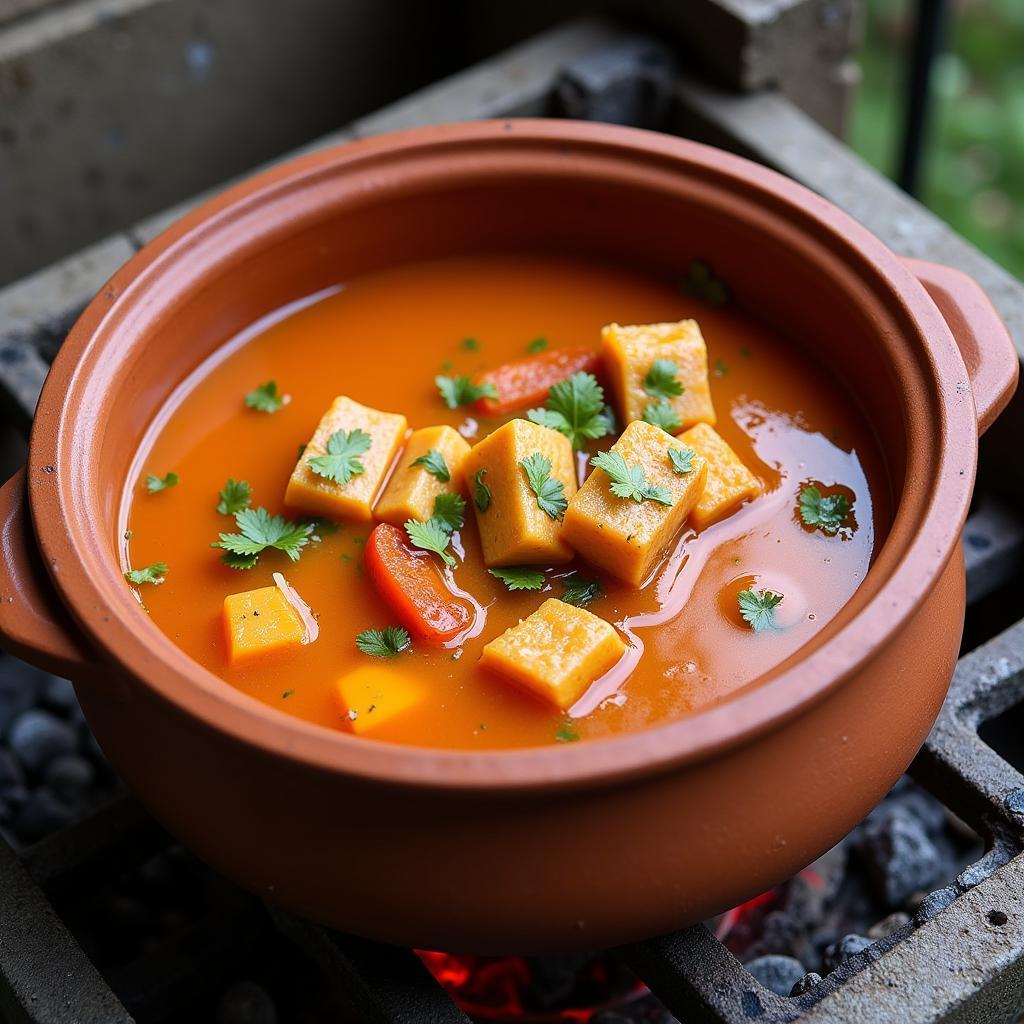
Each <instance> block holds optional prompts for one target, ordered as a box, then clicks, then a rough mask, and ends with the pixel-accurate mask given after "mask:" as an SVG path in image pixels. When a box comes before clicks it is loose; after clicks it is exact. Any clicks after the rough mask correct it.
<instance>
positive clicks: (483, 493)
mask: <svg viewBox="0 0 1024 1024" xmlns="http://www.w3.org/2000/svg"><path fill="white" fill-rule="evenodd" d="M486 473H487V470H486V469H478V470H477V471H476V476H474V477H473V502H474V504H475V505H476V507H477V508H478V509H479V510H480V511H481V512H486V511H487V510H488V509H489V508H490V507H491V489H490V487H488V486H487V484H485V483H484V475H485V474H486Z"/></svg>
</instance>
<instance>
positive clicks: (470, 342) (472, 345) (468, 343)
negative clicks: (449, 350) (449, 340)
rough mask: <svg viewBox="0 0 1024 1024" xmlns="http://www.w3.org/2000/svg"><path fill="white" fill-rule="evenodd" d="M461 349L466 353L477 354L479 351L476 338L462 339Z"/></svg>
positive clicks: (478, 343)
mask: <svg viewBox="0 0 1024 1024" xmlns="http://www.w3.org/2000/svg"><path fill="white" fill-rule="evenodd" d="M462 347H463V348H464V349H465V350H466V351H467V352H479V351H480V342H479V341H477V340H476V338H463V339H462Z"/></svg>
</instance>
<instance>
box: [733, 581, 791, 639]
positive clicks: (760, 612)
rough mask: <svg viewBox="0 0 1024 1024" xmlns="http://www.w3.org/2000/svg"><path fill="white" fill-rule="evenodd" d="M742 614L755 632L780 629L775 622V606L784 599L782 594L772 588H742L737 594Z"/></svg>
mask: <svg viewBox="0 0 1024 1024" xmlns="http://www.w3.org/2000/svg"><path fill="white" fill-rule="evenodd" d="M737 600H738V601H739V604H740V615H742V616H743V620H744V621H745V622H748V623H750V628H751V629H752V630H753V631H754V632H755V633H763V632H764V631H765V630H766V629H778V628H779V627H778V626H777V625H776V624H775V607H776V605H778V604H779V603H780V602H781V601H782V594H776V593H773V592H772V591H771V590H741V591H740V592H739V594H738V595H737Z"/></svg>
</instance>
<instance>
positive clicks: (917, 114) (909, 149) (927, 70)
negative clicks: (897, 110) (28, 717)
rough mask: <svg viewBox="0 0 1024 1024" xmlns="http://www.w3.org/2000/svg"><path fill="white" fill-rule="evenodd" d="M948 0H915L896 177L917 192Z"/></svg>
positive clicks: (903, 184) (911, 191)
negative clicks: (936, 63)
mask: <svg viewBox="0 0 1024 1024" xmlns="http://www.w3.org/2000/svg"><path fill="white" fill-rule="evenodd" d="M948 6H949V5H948V2H947V0H917V15H916V19H915V26H914V39H913V44H912V46H911V51H910V61H909V66H908V68H907V84H906V106H905V108H904V112H903V138H902V140H901V149H900V164H899V172H898V174H897V179H896V180H897V181H898V182H899V185H900V188H902V189H903V190H904V192H907V193H909V194H910V195H912V196H916V195H917V194H918V191H919V189H920V186H921V169H922V166H923V162H924V151H925V146H926V144H927V141H928V129H929V126H930V120H931V118H930V114H931V105H932V104H931V100H932V90H931V81H932V71H933V69H934V67H935V58H936V57H938V55H939V53H940V52H941V50H942V47H943V45H944V43H945V37H946V23H947V14H948Z"/></svg>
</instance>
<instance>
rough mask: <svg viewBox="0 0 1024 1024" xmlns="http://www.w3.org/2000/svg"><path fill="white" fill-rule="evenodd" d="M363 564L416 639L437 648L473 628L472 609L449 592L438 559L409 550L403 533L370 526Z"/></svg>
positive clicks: (400, 619)
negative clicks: (370, 531)
mask: <svg viewBox="0 0 1024 1024" xmlns="http://www.w3.org/2000/svg"><path fill="white" fill-rule="evenodd" d="M363 561H364V563H365V565H366V574H367V575H368V576H369V577H370V580H371V581H372V582H373V585H374V586H375V587H376V588H377V592H378V593H379V594H380V596H381V597H382V598H383V599H384V600H385V601H386V602H387V603H388V606H389V607H390V608H391V610H392V611H393V612H394V613H395V615H397V616H398V618H399V621H400V622H401V623H402V625H403V626H405V628H406V629H408V630H409V631H410V632H411V633H414V634H415V635H416V636H418V637H420V638H421V639H423V640H426V641H428V642H429V643H434V644H441V643H444V642H445V641H446V640H452V639H454V638H455V637H456V636H458V634H459V633H461V632H463V631H464V630H466V629H468V628H469V626H470V625H472V623H473V619H474V617H475V610H474V608H473V605H472V604H471V603H470V602H469V601H467V600H466V599H465V598H463V597H458V596H457V595H455V594H453V593H452V592H451V591H450V590H449V589H448V587H447V585H446V584H445V581H444V578H443V577H442V576H441V572H440V569H439V568H438V565H437V559H436V558H434V557H433V556H432V555H430V554H429V553H428V552H426V551H416V550H414V549H413V548H412V547H411V546H410V545H409V544H408V543H407V541H406V536H405V531H404V530H400V529H399V528H398V527H397V526H392V525H391V524H390V523H381V524H380V525H379V526H376V527H374V529H373V532H372V533H371V534H370V536H369V538H367V541H366V547H365V549H364V554H363Z"/></svg>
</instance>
